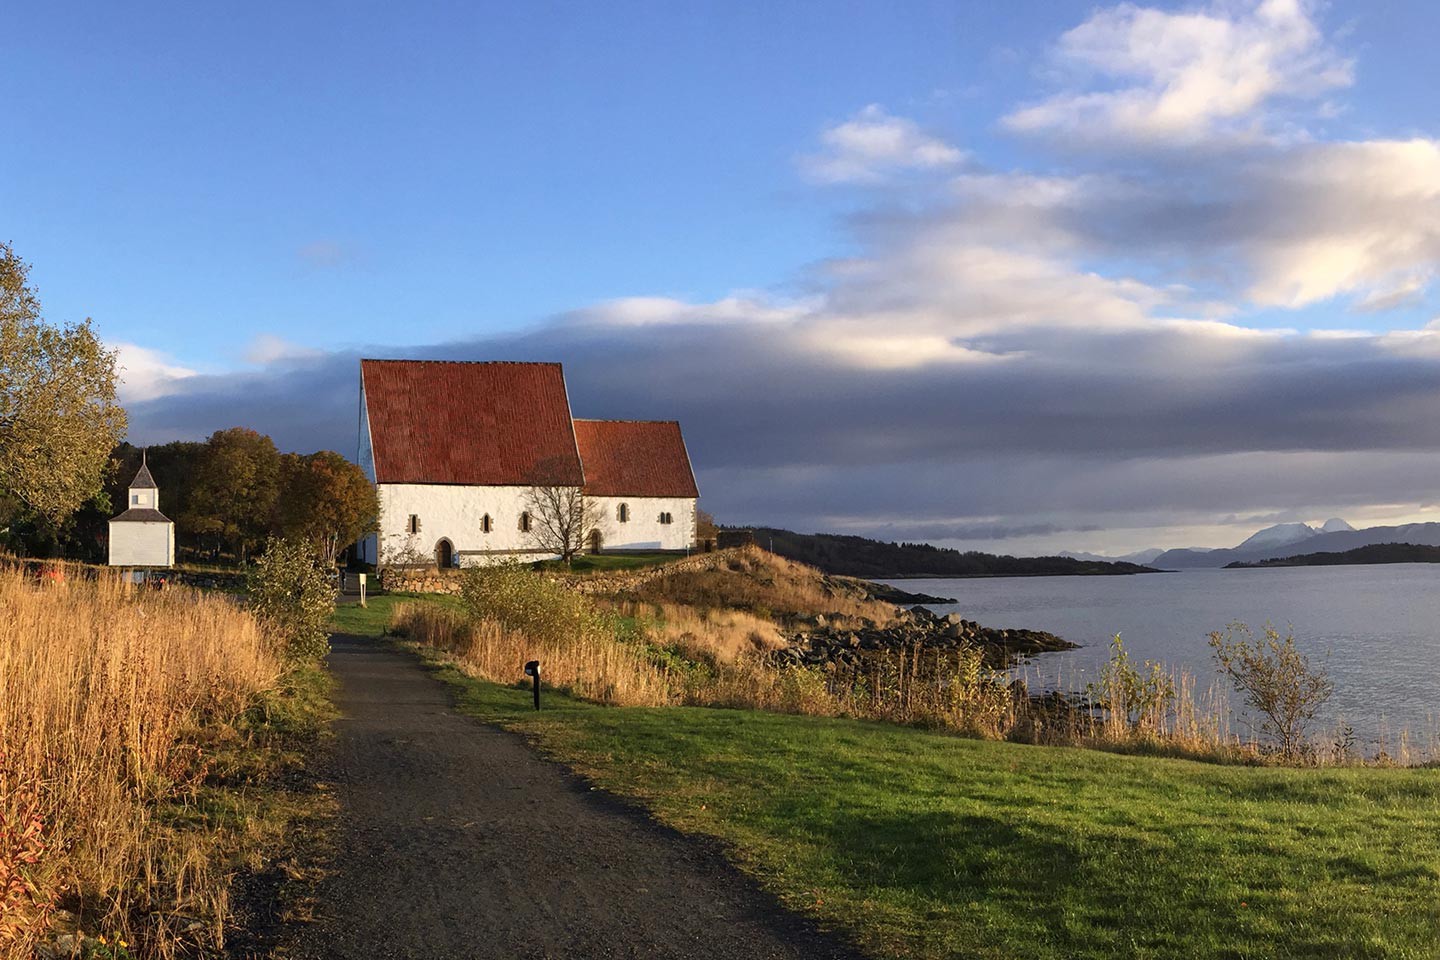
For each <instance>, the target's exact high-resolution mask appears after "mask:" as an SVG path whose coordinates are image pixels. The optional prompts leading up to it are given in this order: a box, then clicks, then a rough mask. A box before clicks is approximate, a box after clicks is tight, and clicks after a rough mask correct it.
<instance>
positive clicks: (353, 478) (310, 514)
mask: <svg viewBox="0 0 1440 960" xmlns="http://www.w3.org/2000/svg"><path fill="white" fill-rule="evenodd" d="M280 474H281V489H282V490H283V493H282V494H281V495H280V498H279V500H278V502H277V504H276V513H275V518H276V527H277V529H278V530H279V532H280V534H281V535H282V536H285V537H289V538H291V539H297V540H304V541H306V542H308V543H309V544H310V545H311V546H312V547H313V548H314V549H315V551H316V552H317V553H318V554H319V556H320V557H321V558H322V559H324V560H325V562H326V563H334V562H335V557H336V555H337V554H338V553H339V552H340V551H341V550H342V549H344V548H345V547H347V546H349V545H350V544H352V543H354V542H355V541H356V540H358V539H360V538H361V537H362V536H364V535H365V534H367V533H373V532H374V531H375V530H376V529H378V523H377V521H378V519H379V516H380V501H379V499H378V498H377V497H376V495H375V488H374V486H372V485H371V483H370V481H369V479H368V478H367V477H366V476H365V472H364V471H363V470H361V469H360V468H359V467H357V466H356V465H355V464H353V463H351V462H350V461H349V460H346V459H345V458H344V457H342V456H341V455H340V454H338V453H335V452H333V451H330V450H321V451H320V452H319V453H312V454H310V455H308V456H300V455H298V454H293V453H287V454H285V455H284V456H282V457H281V458H280Z"/></svg>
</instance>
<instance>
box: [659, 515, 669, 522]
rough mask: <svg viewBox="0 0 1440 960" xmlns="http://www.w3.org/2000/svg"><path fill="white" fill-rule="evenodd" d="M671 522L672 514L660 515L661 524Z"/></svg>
mask: <svg viewBox="0 0 1440 960" xmlns="http://www.w3.org/2000/svg"><path fill="white" fill-rule="evenodd" d="M670 520H671V517H670V514H668V513H662V514H660V522H661V523H669V522H670Z"/></svg>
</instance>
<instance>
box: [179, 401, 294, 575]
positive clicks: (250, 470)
mask: <svg viewBox="0 0 1440 960" xmlns="http://www.w3.org/2000/svg"><path fill="white" fill-rule="evenodd" d="M279 492H280V451H278V450H277V449H275V441H273V440H271V439H270V438H269V437H267V436H265V435H264V434H263V433H257V432H256V431H254V430H250V429H248V428H246V427H231V428H230V429H229V430H217V431H216V432H215V433H213V434H211V435H210V439H209V440H207V441H206V442H205V449H204V451H202V453H201V454H200V457H199V459H198V462H197V463H196V466H195V476H194V477H193V479H192V481H191V484H190V495H189V503H188V505H187V508H186V511H187V512H186V514H185V515H184V517H183V523H184V525H185V526H186V528H188V529H190V530H192V531H193V532H194V533H195V534H196V535H197V536H199V537H201V538H205V539H209V540H211V541H212V542H213V543H214V544H215V545H217V546H220V547H228V548H229V549H230V550H231V552H232V553H233V554H234V555H235V557H236V558H237V559H239V560H240V561H241V562H244V560H245V557H246V556H247V555H248V554H249V553H250V552H251V551H252V550H254V549H255V548H256V547H258V546H260V544H261V543H263V542H264V540H265V537H266V536H267V535H268V534H269V533H270V529H271V525H272V522H273V519H274V516H275V504H276V497H277V496H278V495H279Z"/></svg>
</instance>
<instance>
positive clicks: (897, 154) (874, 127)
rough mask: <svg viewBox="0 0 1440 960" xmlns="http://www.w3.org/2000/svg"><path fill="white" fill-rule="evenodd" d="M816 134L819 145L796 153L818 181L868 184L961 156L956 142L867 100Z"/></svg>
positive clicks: (942, 165) (944, 164) (954, 161)
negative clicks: (805, 152)
mask: <svg viewBox="0 0 1440 960" xmlns="http://www.w3.org/2000/svg"><path fill="white" fill-rule="evenodd" d="M820 139H821V142H822V143H823V144H824V150H823V151H822V152H821V153H818V154H814V155H812V156H808V157H804V158H802V160H801V167H802V169H804V170H805V172H806V173H807V174H808V175H809V176H811V177H812V178H813V179H815V180H819V181H821V182H822V183H874V182H877V181H880V180H883V179H884V178H885V177H887V176H888V175H890V174H893V173H896V172H901V171H906V170H936V169H944V168H947V167H953V166H955V165H956V164H958V163H960V162H961V161H962V160H964V159H965V152H964V151H962V150H960V149H959V148H958V147H955V146H952V145H950V144H948V143H946V142H945V141H944V140H941V139H939V138H938V137H934V136H931V135H930V134H927V133H925V132H924V131H922V130H921V129H920V127H919V126H918V125H917V124H916V123H915V121H913V120H909V119H906V118H905V117H896V116H891V115H890V114H888V113H886V112H885V110H884V109H883V108H882V107H880V105H879V104H873V103H872V104H871V105H870V106H868V107H866V108H865V109H863V110H861V111H860V112H859V113H857V114H856V115H855V116H854V117H852V118H850V119H849V120H847V121H845V122H844V123H841V124H838V125H837V126H834V127H831V128H830V129H828V130H826V131H825V132H824V133H823V134H821V137H820Z"/></svg>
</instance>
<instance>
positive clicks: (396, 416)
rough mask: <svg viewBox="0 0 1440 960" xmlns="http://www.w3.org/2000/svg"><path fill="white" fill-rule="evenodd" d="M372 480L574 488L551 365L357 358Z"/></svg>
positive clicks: (573, 459)
mask: <svg viewBox="0 0 1440 960" xmlns="http://www.w3.org/2000/svg"><path fill="white" fill-rule="evenodd" d="M360 382H361V385H362V386H363V388H364V391H365V407H366V411H367V413H368V414H369V418H370V442H371V446H372V448H373V450H374V455H375V480H376V482H377V483H453V484H474V485H493V486H528V485H531V484H554V485H557V486H580V485H581V484H583V483H584V482H585V473H584V471H583V470H582V469H581V466H580V457H579V454H578V453H577V451H576V446H575V428H574V426H573V425H572V422H571V419H570V401H569V398H568V397H567V396H566V393H565V375H564V373H562V372H561V369H560V364H558V363H506V362H497V363H456V362H451V361H440V360H361V361H360Z"/></svg>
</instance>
